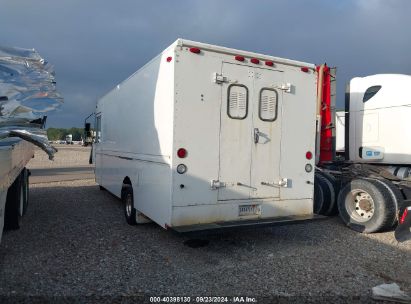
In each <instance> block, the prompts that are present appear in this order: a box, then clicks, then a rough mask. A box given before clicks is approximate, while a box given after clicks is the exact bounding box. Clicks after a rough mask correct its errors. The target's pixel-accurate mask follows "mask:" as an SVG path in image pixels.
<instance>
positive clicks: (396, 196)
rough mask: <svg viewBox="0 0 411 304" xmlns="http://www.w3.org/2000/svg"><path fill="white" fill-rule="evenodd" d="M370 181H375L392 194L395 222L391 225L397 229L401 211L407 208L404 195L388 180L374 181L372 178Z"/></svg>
mask: <svg viewBox="0 0 411 304" xmlns="http://www.w3.org/2000/svg"><path fill="white" fill-rule="evenodd" d="M370 180H373V181H375V182H377V183H379V184H381V185H382V186H384V187H385V188H387V190H388V191H389V192H390V194H391V197H392V200H393V201H394V203H395V217H394V218H393V222H392V224H391V227H395V226H396V225H397V223H398V218H399V213H400V211H401V210H404V208H405V207H406V205H407V204H406V202H405V201H404V196H403V195H402V193H401V191H400V189H398V187H396V186H395V185H394V184H393V183H392V182H390V181H389V180H387V179H376V178H375V179H374V178H370Z"/></svg>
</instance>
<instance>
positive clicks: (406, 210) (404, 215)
mask: <svg viewBox="0 0 411 304" xmlns="http://www.w3.org/2000/svg"><path fill="white" fill-rule="evenodd" d="M407 214H408V208H405V210H404V213H403V214H402V216H401V218H400V224H403V223H404V222H405V218H406V217H407Z"/></svg>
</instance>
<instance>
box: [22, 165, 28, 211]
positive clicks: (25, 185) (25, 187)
mask: <svg viewBox="0 0 411 304" xmlns="http://www.w3.org/2000/svg"><path fill="white" fill-rule="evenodd" d="M29 176H30V172H29V170H27V169H26V168H24V169H23V172H22V178H23V180H22V183H23V215H25V214H26V212H27V208H28V206H29V190H30V189H29V185H30V183H29Z"/></svg>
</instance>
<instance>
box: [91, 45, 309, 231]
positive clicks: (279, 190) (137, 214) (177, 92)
mask: <svg viewBox="0 0 411 304" xmlns="http://www.w3.org/2000/svg"><path fill="white" fill-rule="evenodd" d="M316 78H317V77H316V70H315V66H314V65H313V64H309V63H304V62H298V61H294V60H288V59H282V58H277V57H272V56H266V55H261V54H256V53H251V52H245V51H240V50H235V49H229V48H225V47H219V46H214V45H209V44H204V43H198V42H193V41H188V40H182V39H178V40H177V41H175V42H174V43H173V44H172V45H171V46H169V47H168V48H167V49H166V50H164V51H163V52H162V53H161V54H160V55H158V56H157V57H155V58H154V59H153V60H151V61H150V62H149V63H147V64H146V65H145V66H143V67H142V68H141V69H140V70H138V71H137V72H135V73H134V74H133V75H131V76H130V77H129V78H128V79H126V80H125V81H123V82H121V83H120V84H118V85H117V86H116V87H115V88H114V89H113V90H111V91H110V92H109V93H108V94H106V95H105V96H103V97H102V98H101V99H100V100H99V101H98V102H97V107H96V128H97V139H96V143H95V144H94V163H95V176H96V181H97V183H98V184H99V185H100V186H101V188H105V189H107V190H108V191H110V192H111V193H113V194H114V195H115V196H117V197H119V198H121V199H122V200H123V201H124V210H125V215H126V219H127V222H128V223H130V224H135V223H143V222H147V220H152V221H154V222H156V223H157V224H159V225H160V226H162V227H164V228H169V227H172V228H173V229H175V230H177V231H193V230H202V229H213V228H220V227H230V226H239V225H250V224H253V225H255V224H256V225H258V224H272V223H289V222H292V221H295V220H307V219H313V218H315V215H313V188H314V166H315V159H314V158H315V157H314V152H315V151H314V150H315V134H316Z"/></svg>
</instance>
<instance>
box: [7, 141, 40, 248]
mask: <svg viewBox="0 0 411 304" xmlns="http://www.w3.org/2000/svg"><path fill="white" fill-rule="evenodd" d="M32 157H34V145H33V144H31V143H29V142H27V141H24V140H22V139H21V138H15V137H14V138H13V137H12V138H7V139H3V140H0V231H3V228H4V229H5V230H11V229H18V228H19V227H20V223H21V219H22V217H23V215H24V214H25V213H26V211H27V206H28V200H29V171H28V170H27V169H26V168H25V166H26V164H27V163H28V162H29V160H30V159H31V158H32ZM1 235H2V234H1V233H0V241H1Z"/></svg>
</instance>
